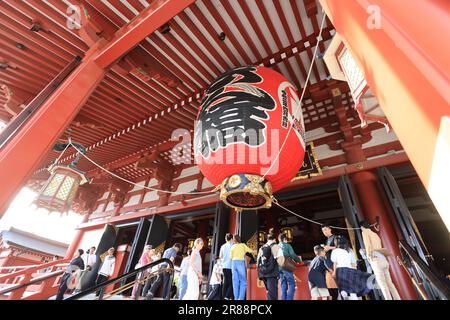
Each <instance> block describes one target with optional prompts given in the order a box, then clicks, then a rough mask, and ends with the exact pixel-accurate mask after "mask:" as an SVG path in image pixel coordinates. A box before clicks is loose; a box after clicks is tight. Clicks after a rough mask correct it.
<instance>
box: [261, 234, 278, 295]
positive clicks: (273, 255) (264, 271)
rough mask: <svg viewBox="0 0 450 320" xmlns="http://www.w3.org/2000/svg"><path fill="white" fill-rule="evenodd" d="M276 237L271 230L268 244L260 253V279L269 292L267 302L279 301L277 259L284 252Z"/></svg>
mask: <svg viewBox="0 0 450 320" xmlns="http://www.w3.org/2000/svg"><path fill="white" fill-rule="evenodd" d="M276 239H277V238H276V235H275V233H274V232H273V230H272V229H271V230H270V231H269V234H268V235H267V243H266V244H265V245H263V246H262V247H261V248H260V249H259V252H258V258H257V271H258V278H259V279H260V280H262V281H263V282H264V285H265V287H266V290H267V300H278V277H279V269H278V262H277V259H278V257H279V256H280V252H281V255H283V252H282V251H281V250H280V248H279V246H278V244H277V240H276Z"/></svg>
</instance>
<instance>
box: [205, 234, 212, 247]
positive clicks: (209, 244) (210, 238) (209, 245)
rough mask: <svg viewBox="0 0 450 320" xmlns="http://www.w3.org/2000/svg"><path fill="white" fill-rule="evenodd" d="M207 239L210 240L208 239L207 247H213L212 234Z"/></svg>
mask: <svg viewBox="0 0 450 320" xmlns="http://www.w3.org/2000/svg"><path fill="white" fill-rule="evenodd" d="M206 239H207V240H208V241H207V247H208V249H211V247H212V241H213V237H212V236H209V237H207V238H206Z"/></svg>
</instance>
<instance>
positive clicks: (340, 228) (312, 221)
mask: <svg viewBox="0 0 450 320" xmlns="http://www.w3.org/2000/svg"><path fill="white" fill-rule="evenodd" d="M273 203H275V204H276V205H277V206H279V207H280V208H281V209H283V210H285V211H287V212H289V213H291V214H293V215H294V216H297V217H299V218H301V219H303V220H306V221H308V222H311V223H315V224H318V225H323V223H320V222H317V221H314V220H311V219H308V218H306V217H304V216H302V215H299V214H298V213H295V212H294V211H292V210H289V209H288V208H286V207H283V206H282V205H281V204H279V203H278V201H276V200H275V201H273ZM327 227H330V228H332V229H339V230H361V228H343V227H336V226H330V225H327Z"/></svg>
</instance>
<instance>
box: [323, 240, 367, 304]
mask: <svg viewBox="0 0 450 320" xmlns="http://www.w3.org/2000/svg"><path fill="white" fill-rule="evenodd" d="M335 244H336V249H334V250H333V251H332V252H331V261H332V262H333V267H334V268H333V277H334V278H335V279H336V283H337V286H338V288H339V291H340V292H341V295H342V297H343V298H344V299H346V298H347V296H348V295H350V298H349V299H350V300H357V299H358V298H357V296H363V295H366V294H367V293H369V292H370V290H371V289H369V288H368V278H369V277H370V276H371V275H370V274H369V273H366V272H362V271H359V270H357V269H356V257H355V254H354V253H353V250H352V249H351V248H350V247H349V244H348V242H347V240H346V239H345V238H344V237H342V236H337V237H336V240H335Z"/></svg>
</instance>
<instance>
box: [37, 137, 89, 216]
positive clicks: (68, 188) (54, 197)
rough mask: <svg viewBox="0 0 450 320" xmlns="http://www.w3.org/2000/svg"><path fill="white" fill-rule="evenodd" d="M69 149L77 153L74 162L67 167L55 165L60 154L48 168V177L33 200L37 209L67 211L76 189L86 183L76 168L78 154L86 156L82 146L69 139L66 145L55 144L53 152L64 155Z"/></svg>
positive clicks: (84, 177)
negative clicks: (72, 148)
mask: <svg viewBox="0 0 450 320" xmlns="http://www.w3.org/2000/svg"><path fill="white" fill-rule="evenodd" d="M69 147H74V148H75V149H76V150H77V151H78V154H77V156H76V158H75V160H74V161H73V162H72V163H71V164H69V165H58V164H57V163H58V160H59V159H60V158H61V156H62V154H61V156H60V157H58V159H56V160H55V162H54V163H53V164H52V165H51V166H50V167H49V168H48V171H49V172H50V177H49V178H48V180H47V182H46V183H45V184H44V187H43V188H42V189H41V191H40V193H39V195H38V196H37V198H36V199H35V200H34V203H35V204H36V205H37V207H38V208H44V209H47V210H49V211H57V212H67V211H69V210H70V208H71V207H72V203H73V200H74V199H75V196H76V194H77V191H78V187H79V186H80V185H82V184H84V183H86V182H88V179H87V178H86V176H85V175H84V172H82V171H80V170H79V169H78V168H77V167H76V166H77V164H78V162H79V161H80V157H81V154H80V153H83V154H86V149H85V148H84V147H83V146H82V145H80V144H77V143H73V142H71V141H70V139H69V142H68V143H58V144H56V145H55V146H54V147H53V151H56V152H63V153H64V151H65V150H67V149H68V148H69Z"/></svg>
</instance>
